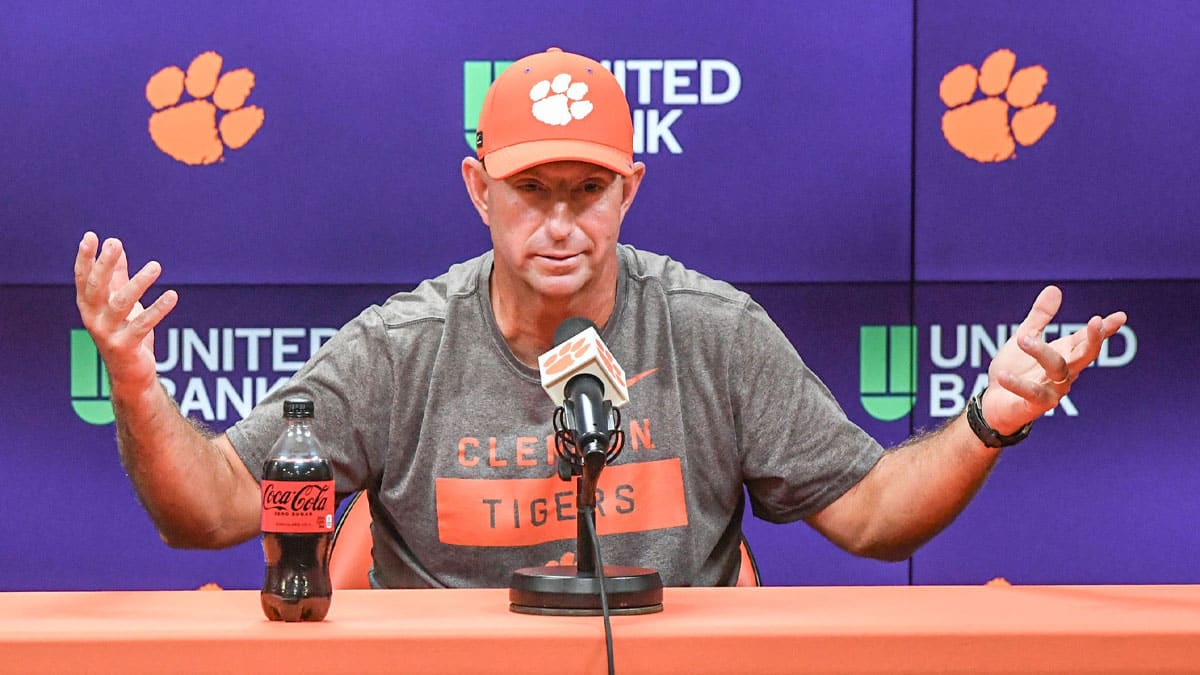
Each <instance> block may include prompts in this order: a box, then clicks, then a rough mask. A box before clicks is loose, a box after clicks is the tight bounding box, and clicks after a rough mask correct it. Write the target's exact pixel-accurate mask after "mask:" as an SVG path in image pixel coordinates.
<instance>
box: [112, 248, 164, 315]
mask: <svg viewBox="0 0 1200 675" xmlns="http://www.w3.org/2000/svg"><path fill="white" fill-rule="evenodd" d="M161 274H162V266H161V265H159V264H158V261H157V260H151V261H150V262H148V263H146V264H145V265H143V266H142V269H140V270H138V273H137V274H135V275H134V276H133V278H132V279H128V280H126V282H125V283H124V284H123V285H122V286H121V287H120V289H118V290H117V291H116V292H115V293H113V294H112V296H111V297H110V298H109V301H108V304H109V308H110V309H111V310H112V312H113V313H114V314H116V315H117V316H120V317H121V318H126V317H128V316H129V312H130V311H131V310H132V309H133V306H134V305H135V304H137V301H138V300H140V299H141V297H142V296H143V295H145V294H146V291H147V290H149V289H150V287H151V286H152V285H154V282H155V281H157V280H158V277H159V275H161Z"/></svg>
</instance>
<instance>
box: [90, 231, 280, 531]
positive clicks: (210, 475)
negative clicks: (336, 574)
mask: <svg viewBox="0 0 1200 675" xmlns="http://www.w3.org/2000/svg"><path fill="white" fill-rule="evenodd" d="M98 246H99V241H98V239H97V237H96V235H95V234H93V233H91V232H88V233H86V234H85V235H84V236H83V240H82V241H80V243H79V251H78V253H77V256H76V259H75V301H76V305H77V306H78V307H79V315H80V318H82V319H83V325H84V326H85V327H86V328H87V330H88V333H90V334H91V336H92V340H93V341H94V342H95V343H96V347H97V349H98V350H99V351H100V356H101V357H102V358H103V359H104V364H105V368H106V369H107V371H108V374H109V380H110V383H111V392H112V403H113V410H114V412H115V413H116V419H117V437H118V445H119V446H120V452H121V461H122V463H123V464H124V466H125V469H126V471H127V472H128V473H129V477H130V479H131V480H132V481H133V484H134V487H135V489H136V490H137V493H138V497H139V499H140V500H141V502H142V504H143V505H144V506H145V508H146V510H147V511H148V512H149V513H150V517H151V519H153V521H154V524H155V526H156V527H157V528H158V531H159V534H160V535H161V536H162V538H163V540H164V541H166V542H167V543H168V544H170V545H171V546H177V547H187V548H220V547H224V546H230V545H232V544H236V543H238V542H241V541H245V540H246V539H248V538H250V537H252V536H254V535H255V534H257V532H258V517H259V501H258V500H259V497H258V495H259V491H258V483H257V481H255V479H254V477H253V476H252V475H251V474H250V472H249V471H247V470H246V467H245V466H244V465H243V464H242V461H241V459H240V458H239V457H238V456H237V453H236V452H235V451H234V449H233V446H232V445H231V444H230V443H229V440H228V439H227V438H226V437H225V436H219V437H215V438H210V437H208V436H207V435H206V434H203V433H201V432H200V431H199V430H198V429H196V428H195V427H193V426H192V425H191V424H190V423H189V422H188V421H187V420H186V419H185V418H184V417H183V416H182V415H181V414H180V413H179V410H178V408H176V407H175V404H174V402H173V401H171V399H170V397H169V396H167V393H166V391H165V390H164V389H163V388H162V385H161V384H159V382H158V376H157V373H156V371H155V362H154V333H153V331H154V327H155V326H156V325H158V323H159V322H160V321H161V320H162V319H163V317H165V316H166V315H167V314H168V313H169V312H170V311H171V309H173V308H174V306H175V303H176V301H177V295H176V293H175V292H174V291H167V292H165V293H163V294H162V296H160V297H159V298H158V299H157V300H155V301H154V303H153V304H151V305H150V306H149V307H146V308H143V307H142V304H141V302H140V301H139V299H140V298H141V297H142V296H143V295H144V294H145V293H146V290H147V289H148V288H149V287H150V285H151V284H153V283H154V281H155V280H156V279H157V278H158V276H159V274H160V273H161V268H160V266H159V265H158V263H156V262H149V263H147V264H146V265H145V266H144V267H143V268H142V269H141V270H140V271H138V273H137V274H136V275H134V276H133V278H132V279H131V278H130V277H129V267H128V260H127V258H126V256H125V251H124V247H123V246H122V244H121V242H120V241H118V240H116V239H109V240H107V241H105V242H104V247H103V249H102V250H101V251H100V252H99V256H98V257H97V248H98Z"/></svg>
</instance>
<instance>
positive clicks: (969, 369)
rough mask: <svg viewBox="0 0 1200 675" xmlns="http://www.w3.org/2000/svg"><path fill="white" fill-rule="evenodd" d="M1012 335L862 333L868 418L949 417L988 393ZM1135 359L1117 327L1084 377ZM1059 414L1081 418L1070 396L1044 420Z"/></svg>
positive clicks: (1007, 331) (1133, 337) (965, 329)
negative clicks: (921, 412)
mask: <svg viewBox="0 0 1200 675" xmlns="http://www.w3.org/2000/svg"><path fill="white" fill-rule="evenodd" d="M1086 325H1087V324H1086V323H1052V324H1049V325H1047V326H1046V329H1045V331H1043V337H1044V338H1045V339H1047V340H1051V341H1053V340H1054V339H1055V338H1057V337H1059V336H1062V335H1070V334H1072V333H1074V332H1076V331H1078V330H1079V329H1081V328H1083V327H1084V326H1086ZM1017 328H1018V325H1017V324H1011V325H1005V324H996V325H985V324H963V323H960V324H955V325H950V326H945V325H942V324H931V325H929V326H926V327H924V328H922V329H921V330H920V331H918V329H917V326H912V325H895V326H860V327H859V343H858V344H859V401H860V402H861V403H862V407H863V409H864V410H865V411H866V412H867V414H869V415H870V416H871V417H873V418H875V419H877V420H880V421H883V422H894V421H896V420H898V419H901V418H903V417H905V416H906V415H909V414H911V413H912V412H913V411H914V409H915V408H916V406H917V404H918V402H919V401H923V402H926V403H927V404H928V408H927V410H926V411H925V412H926V413H927V414H928V415H929V417H932V418H945V417H953V416H955V415H957V414H959V413H960V412H962V410H963V408H964V407H966V404H967V401H968V400H969V399H970V398H971V397H972V396H974V395H975V394H976V393H978V392H979V391H981V390H982V389H983V388H984V387H986V386H987V368H988V365H990V364H991V360H992V358H993V357H995V356H996V352H997V351H999V349H1000V347H1002V346H1003V345H1004V343H1005V342H1007V341H1008V339H1009V337H1010V336H1011V335H1012V334H1013V333H1014V332H1015V331H1016V330H1017ZM921 335H924V336H926V338H927V340H928V341H927V342H926V343H925V344H924V349H922V348H921V346H922V345H920V344H919V339H918V338H919V336H921ZM1137 351H1138V339H1137V333H1135V332H1134V330H1133V329H1132V328H1130V327H1129V326H1128V325H1125V326H1122V327H1121V328H1120V330H1118V331H1117V332H1116V334H1114V335H1112V336H1111V337H1109V338H1108V339H1107V340H1105V341H1104V343H1103V344H1102V345H1101V346H1100V355H1099V356H1098V357H1097V358H1096V361H1095V362H1094V363H1093V364H1092V365H1091V366H1089V369H1092V368H1121V367H1124V366H1127V365H1129V364H1130V363H1131V362H1132V361H1133V359H1134V358H1135V357H1136V356H1137ZM918 365H920V367H921V369H920V372H919V369H918ZM926 369H927V370H926ZM922 375H924V376H925V377H924V378H922ZM918 382H920V385H918ZM1087 384H1088V386H1096V385H1094V384H1092V383H1087ZM1057 410H1061V411H1062V413H1063V414H1064V415H1066V416H1067V417H1076V416H1078V415H1079V408H1078V406H1076V405H1075V402H1074V401H1073V400H1071V396H1070V395H1069V394H1068V395H1066V396H1063V398H1062V400H1060V401H1059V403H1058V407H1057V408H1054V409H1051V410H1050V411H1049V412H1047V413H1046V414H1047V415H1054V414H1055V412H1056V411H1057Z"/></svg>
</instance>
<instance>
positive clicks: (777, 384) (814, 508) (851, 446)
mask: <svg viewBox="0 0 1200 675" xmlns="http://www.w3.org/2000/svg"><path fill="white" fill-rule="evenodd" d="M725 372H726V373H727V376H728V377H729V378H730V382H729V387H730V391H731V400H732V403H733V407H734V418H735V426H736V430H737V434H738V442H739V451H740V453H741V465H742V473H743V476H744V480H745V483H746V486H747V488H748V490H749V493H750V502H751V507H752V509H753V511H754V514H755V515H756V516H758V517H759V518H762V519H764V520H767V521H771V522H791V521H795V520H799V519H802V518H806V517H808V516H810V515H812V514H814V513H816V512H818V511H820V510H821V509H823V508H825V507H826V506H828V505H829V504H831V503H832V502H834V501H835V500H836V499H837V498H838V497H840V496H842V495H843V494H844V493H845V492H846V491H847V490H849V489H850V488H851V487H853V486H854V485H856V484H857V483H858V482H859V481H860V480H862V478H863V477H864V476H865V475H866V474H867V472H869V471H870V470H871V468H872V467H873V466H875V464H876V462H878V461H879V458H880V457H881V456H882V454H883V448H882V447H881V446H880V445H879V443H878V442H877V441H875V440H874V439H873V438H871V436H870V435H869V434H867V433H866V432H865V431H863V430H862V429H861V428H859V427H858V426H857V425H855V424H854V423H853V422H851V421H850V420H849V418H847V417H846V414H845V412H844V411H843V410H842V408H841V406H840V405H839V404H838V402H837V401H836V400H835V399H834V398H833V395H832V394H831V393H830V391H829V389H828V388H827V387H826V386H825V384H824V383H823V382H822V381H821V380H820V379H819V378H818V377H817V376H816V374H814V373H813V372H812V371H811V370H810V369H809V368H808V366H807V365H805V363H804V361H803V360H802V359H801V358H800V355H799V354H798V353H797V352H796V350H795V348H794V347H793V346H792V344H791V342H789V341H788V339H787V336H785V335H784V334H783V332H782V331H781V330H780V329H779V327H778V326H776V325H775V323H774V322H773V321H772V320H771V319H770V317H768V316H767V313H766V311H764V310H763V309H762V307H760V306H759V305H758V304H757V303H754V302H752V301H751V302H749V303H748V304H747V306H746V309H745V313H744V314H743V315H742V317H741V319H740V321H739V325H738V327H737V331H736V339H735V340H734V341H733V345H732V349H731V350H730V364H729V366H728V367H727V369H726V371H725Z"/></svg>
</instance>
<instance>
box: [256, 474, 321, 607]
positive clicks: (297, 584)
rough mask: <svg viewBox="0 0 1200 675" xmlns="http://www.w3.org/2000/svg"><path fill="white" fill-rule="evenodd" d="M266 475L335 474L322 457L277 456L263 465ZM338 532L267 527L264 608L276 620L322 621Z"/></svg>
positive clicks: (296, 478)
mask: <svg viewBox="0 0 1200 675" xmlns="http://www.w3.org/2000/svg"><path fill="white" fill-rule="evenodd" d="M263 478H264V479H266V480H293V481H320V480H333V471H332V469H331V468H330V466H329V462H327V461H325V460H323V459H319V458H316V457H299V458H274V459H270V460H267V462H266V464H264V466H263ZM332 539H333V533H332V532H314V533H312V534H286V533H279V532H264V533H263V535H262V540H263V557H264V558H265V560H266V576H265V578H264V579H263V587H262V596H261V597H262V608H263V612H264V613H265V614H266V615H267V618H268V619H270V620H271V621H321V620H322V619H324V618H325V614H326V613H327V612H328V611H329V601H330V598H331V596H332V595H333V588H332V586H331V585H330V583H329V545H330V542H331V541H332ZM285 561H286V564H284V563H285Z"/></svg>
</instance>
